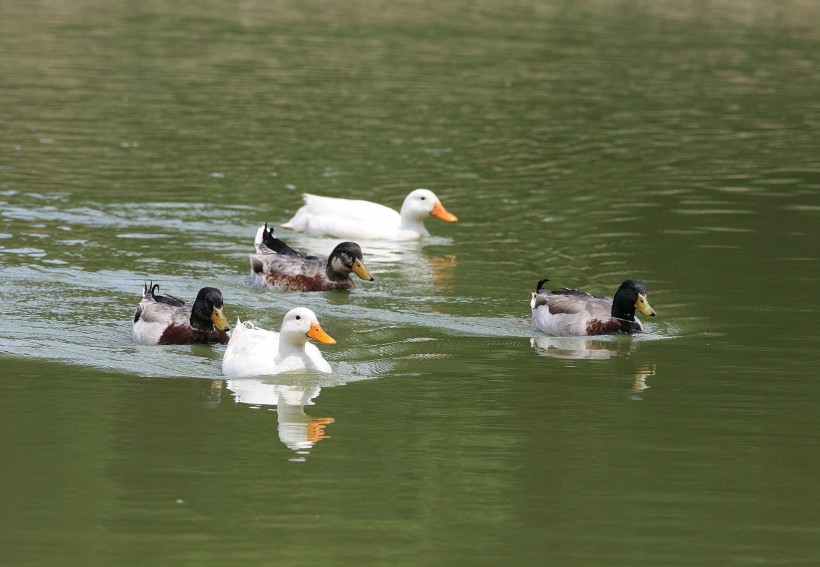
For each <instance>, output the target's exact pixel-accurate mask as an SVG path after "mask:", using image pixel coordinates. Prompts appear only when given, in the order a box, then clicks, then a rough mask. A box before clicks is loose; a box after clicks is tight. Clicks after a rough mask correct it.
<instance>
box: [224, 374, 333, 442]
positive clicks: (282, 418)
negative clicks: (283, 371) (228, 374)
mask: <svg viewBox="0 0 820 567" xmlns="http://www.w3.org/2000/svg"><path fill="white" fill-rule="evenodd" d="M226 387H227V388H228V390H230V391H231V392H232V393H233V396H234V400H235V401H236V403H239V404H247V405H250V406H259V407H275V408H276V414H277V416H278V419H279V440H280V441H281V442H282V443H284V444H285V446H287V447H288V448H289V449H291V450H293V451H296V452H297V453H299V454H302V455H304V454H306V453H307V452H308V451H309V450H310V449H311V448H313V446H314V445H315V444H316V443H318V442H319V441H321V440H322V439H327V438H328V435H326V434H325V427H326V426H327V425H329V424H331V423H333V421H334V420H333V418H332V417H311V416H309V415H307V414H306V413H305V406H311V405H313V400H314V399H315V398H316V397H317V396H318V395H319V393H320V392H321V391H322V389H321V388H320V387H319V386H317V385H310V386H303V385H287V384H275V383H271V382H269V381H267V380H264V379H258V378H242V379H234V380H227V381H226Z"/></svg>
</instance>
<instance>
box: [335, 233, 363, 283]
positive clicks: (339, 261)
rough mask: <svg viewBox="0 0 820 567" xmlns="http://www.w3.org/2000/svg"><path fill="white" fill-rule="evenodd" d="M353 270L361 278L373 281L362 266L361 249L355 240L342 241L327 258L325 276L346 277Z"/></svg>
mask: <svg viewBox="0 0 820 567" xmlns="http://www.w3.org/2000/svg"><path fill="white" fill-rule="evenodd" d="M350 272H353V273H354V274H356V275H357V276H359V277H360V278H362V279H363V280H367V281H371V282H372V281H373V276H371V275H370V272H369V271H368V269H367V268H365V267H364V258H363V257H362V249H361V247H360V246H359V245H358V244H356V243H355V242H342V243H341V244H339V245H338V246H336V248H334V249H333V252H331V253H330V257H329V258H328V259H327V276H328V277H329V278H330V279H332V280H336V279H346V278H347V277H349V276H350Z"/></svg>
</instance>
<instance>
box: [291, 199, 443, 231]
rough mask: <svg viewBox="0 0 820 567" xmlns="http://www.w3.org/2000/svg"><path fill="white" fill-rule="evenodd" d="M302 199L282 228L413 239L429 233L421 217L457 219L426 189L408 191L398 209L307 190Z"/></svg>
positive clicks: (423, 218)
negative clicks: (311, 192) (399, 210)
mask: <svg viewBox="0 0 820 567" xmlns="http://www.w3.org/2000/svg"><path fill="white" fill-rule="evenodd" d="M303 198H304V200H305V204H304V205H303V206H302V207H301V208H300V209H299V210H298V211H296V214H295V215H293V218H292V219H290V220H289V221H288V222H287V223H285V224H284V225H282V226H283V227H285V228H291V229H293V230H298V231H300V232H308V233H311V234H329V235H331V236H338V237H339V238H356V239H369V238H372V239H380V240H416V239H419V238H423V237H425V236H430V233H429V232H427V229H426V228H425V227H424V220H425V219H427V218H429V217H431V216H433V217H436V218H439V219H441V220H444V221H447V222H456V221H457V220H458V219H457V218H456V216H455V215H454V214H452V213H450V212H449V211H447V209H445V208H444V207H443V206H442V204H441V201H440V200H439V198H438V197H436V194H435V193H433V192H432V191H430V190H429V189H416V190H415V191H411V192H410V194H409V195H407V197H405V199H404V203H402V206H401V212H396V211H395V210H393V209H391V208H389V207H385V206H384V205H379V204H378V203H372V202H370V201H359V200H354V199H337V198H334V197H319V196H318V195H310V194H308V193H305V194H304V195H303Z"/></svg>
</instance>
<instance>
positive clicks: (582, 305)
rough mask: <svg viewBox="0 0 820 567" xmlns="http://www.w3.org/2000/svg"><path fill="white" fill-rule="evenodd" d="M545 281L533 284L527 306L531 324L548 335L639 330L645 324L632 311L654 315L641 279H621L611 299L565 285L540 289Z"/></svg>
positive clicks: (614, 332)
mask: <svg viewBox="0 0 820 567" xmlns="http://www.w3.org/2000/svg"><path fill="white" fill-rule="evenodd" d="M548 281H549V280H548V279H543V280H541V281H539V282H538V284H536V286H535V293H533V294H532V299H531V300H530V308H531V309H532V326H533V327H535V328H536V329H538V330H539V331H543V332H545V333H548V334H550V335H612V334H617V333H640V332H643V330H644V326H643V323H641V321H640V320H639V319H638V318H637V317H635V311H640V312H641V314H643V315H645V316H647V317H654V316H655V310H654V309H652V307H650V306H649V301H648V300H647V298H646V284H645V283H644V282H642V281H641V280H626V281H624V282H623V283H622V284H621V286H620V287H619V288H618V291H617V292H615V297H613V298H610V297H600V296H594V295H590V294H589V293H586V292H584V291H579V290H577V289H568V288H563V289H559V290H555V291H549V290H547V289H544V288H543V286H544V283H545V282H548Z"/></svg>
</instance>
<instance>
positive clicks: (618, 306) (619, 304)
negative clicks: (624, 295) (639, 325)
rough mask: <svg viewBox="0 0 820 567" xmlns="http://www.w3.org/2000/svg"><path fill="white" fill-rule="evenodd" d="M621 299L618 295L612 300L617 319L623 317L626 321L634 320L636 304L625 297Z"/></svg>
mask: <svg viewBox="0 0 820 567" xmlns="http://www.w3.org/2000/svg"><path fill="white" fill-rule="evenodd" d="M619 299H621V298H619V297H617V296H616V297H615V299H614V300H613V301H612V316H613V317H614V318H616V319H623V320H624V321H634V320H635V305H634V304H633V303H629V301H624V300H623V299H621V300H620V301H619Z"/></svg>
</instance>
